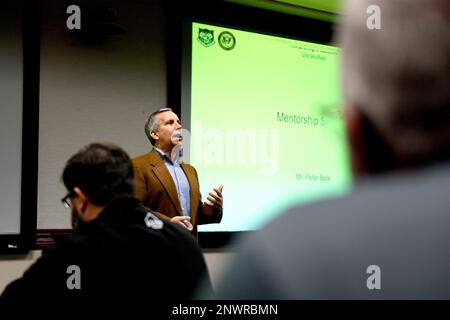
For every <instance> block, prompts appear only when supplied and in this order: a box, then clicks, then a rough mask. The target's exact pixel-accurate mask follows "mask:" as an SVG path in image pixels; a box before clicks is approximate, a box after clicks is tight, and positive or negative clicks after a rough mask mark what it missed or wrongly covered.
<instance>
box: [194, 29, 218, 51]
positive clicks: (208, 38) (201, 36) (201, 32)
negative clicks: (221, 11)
mask: <svg viewBox="0 0 450 320" xmlns="http://www.w3.org/2000/svg"><path fill="white" fill-rule="evenodd" d="M197 40H198V42H200V44H202V45H203V46H205V47H211V46H212V45H213V44H214V43H215V42H214V31H213V30H208V29H200V28H199V29H198V38H197Z"/></svg>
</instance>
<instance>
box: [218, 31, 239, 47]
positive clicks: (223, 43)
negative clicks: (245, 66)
mask: <svg viewBox="0 0 450 320" xmlns="http://www.w3.org/2000/svg"><path fill="white" fill-rule="evenodd" d="M217 41H219V45H220V47H221V48H222V49H224V50H231V49H233V48H234V46H235V45H236V39H235V38H234V36H233V34H232V33H231V32H229V31H223V32H221V33H220V34H219V38H217Z"/></svg>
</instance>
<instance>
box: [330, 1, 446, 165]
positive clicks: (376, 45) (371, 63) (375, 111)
mask: <svg viewBox="0 0 450 320" xmlns="http://www.w3.org/2000/svg"><path fill="white" fill-rule="evenodd" d="M370 5H378V6H379V7H380V9H381V29H380V30H377V29H375V30H369V29H368V27H367V18H368V17H369V15H368V14H367V12H366V10H367V8H368V7H369V6H370ZM345 9H346V10H345V12H344V14H345V18H344V20H343V23H342V24H341V25H340V26H339V32H338V37H337V40H338V42H339V43H340V45H341V46H342V48H343V55H342V56H343V58H342V84H343V91H344V99H345V102H346V104H347V106H349V105H350V106H355V107H356V108H358V109H359V110H360V111H361V112H362V113H363V114H365V116H367V118H368V119H370V121H371V122H372V124H373V126H374V127H375V128H376V129H377V130H378V132H379V133H380V135H381V136H382V137H383V139H384V140H385V141H386V142H387V143H388V145H389V146H390V148H392V150H393V152H394V154H395V155H396V156H397V157H399V158H400V159H406V160H419V159H427V158H430V157H433V156H434V155H436V154H438V153H439V152H448V150H450V7H449V0H347V1H346V6H345Z"/></svg>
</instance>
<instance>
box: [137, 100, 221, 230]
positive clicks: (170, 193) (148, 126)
mask: <svg viewBox="0 0 450 320" xmlns="http://www.w3.org/2000/svg"><path fill="white" fill-rule="evenodd" d="M181 129H182V126H181V122H180V119H179V118H178V116H177V115H176V114H175V113H174V112H173V111H172V109H170V108H163V109H159V110H157V111H155V112H153V113H152V114H151V115H150V116H149V117H148V119H147V122H146V123H145V134H146V135H147V137H148V139H149V140H150V143H151V144H152V145H153V149H152V150H151V151H150V152H149V153H147V154H144V155H142V156H139V157H137V158H135V159H133V167H134V174H135V180H136V196H137V198H139V199H141V200H142V202H143V204H144V205H145V206H147V207H148V208H150V209H152V210H153V211H155V212H156V214H158V215H159V216H160V217H161V218H163V219H166V220H170V221H172V222H174V223H177V224H179V225H181V226H183V227H184V228H185V229H187V230H188V231H190V232H191V233H192V234H193V235H194V236H197V225H198V224H208V223H219V222H220V221H221V220H222V212H223V210H222V204H223V198H222V188H223V186H219V187H217V188H214V190H213V192H210V193H209V196H208V198H207V199H208V201H207V202H205V203H203V202H202V196H201V194H200V185H199V181H198V176H197V171H196V170H195V168H194V167H193V166H191V165H189V164H186V163H183V162H180V161H179V150H180V147H181V143H182V140H183V137H182V134H181Z"/></svg>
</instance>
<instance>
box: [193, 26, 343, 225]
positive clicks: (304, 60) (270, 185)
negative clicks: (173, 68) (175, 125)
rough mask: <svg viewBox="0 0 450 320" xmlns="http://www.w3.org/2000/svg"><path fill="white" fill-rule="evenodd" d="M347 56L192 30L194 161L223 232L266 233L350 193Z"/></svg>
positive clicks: (226, 31)
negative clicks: (293, 211) (299, 209)
mask: <svg viewBox="0 0 450 320" xmlns="http://www.w3.org/2000/svg"><path fill="white" fill-rule="evenodd" d="M339 55H340V49H339V48H336V47H333V46H329V45H322V44H317V43H311V42H304V41H299V40H293V39H288V38H283V37H278V36H271V35H265V34H258V33H254V32H248V31H243V30H238V29H233V28H225V27H219V26H214V25H208V24H201V23H192V52H191V91H190V95H191V101H190V124H189V125H190V135H191V136H190V138H191V141H190V159H189V162H190V163H191V164H192V165H193V166H195V168H196V169H197V172H198V175H199V180H200V187H201V192H202V196H203V200H205V199H206V196H207V195H208V192H210V191H211V190H212V188H213V187H216V186H219V185H221V184H223V185H224V189H223V196H224V215H223V220H222V222H221V223H220V224H213V225H205V226H199V230H200V231H246V230H257V229H259V228H261V227H262V226H263V225H264V224H266V223H268V222H269V221H270V220H271V219H273V218H274V217H276V216H277V215H278V214H280V213H281V211H282V210H284V209H286V208H288V207H289V206H292V205H294V204H301V203H310V202H312V201H317V200H319V199H324V198H327V197H334V196H339V195H342V194H344V193H346V192H348V190H349V188H350V185H351V180H352V177H351V171H350V165H349V155H348V147H347V143H346V139H345V130H344V125H343V119H342V112H341V102H342V97H341V92H340V85H339V76H338V72H339Z"/></svg>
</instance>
